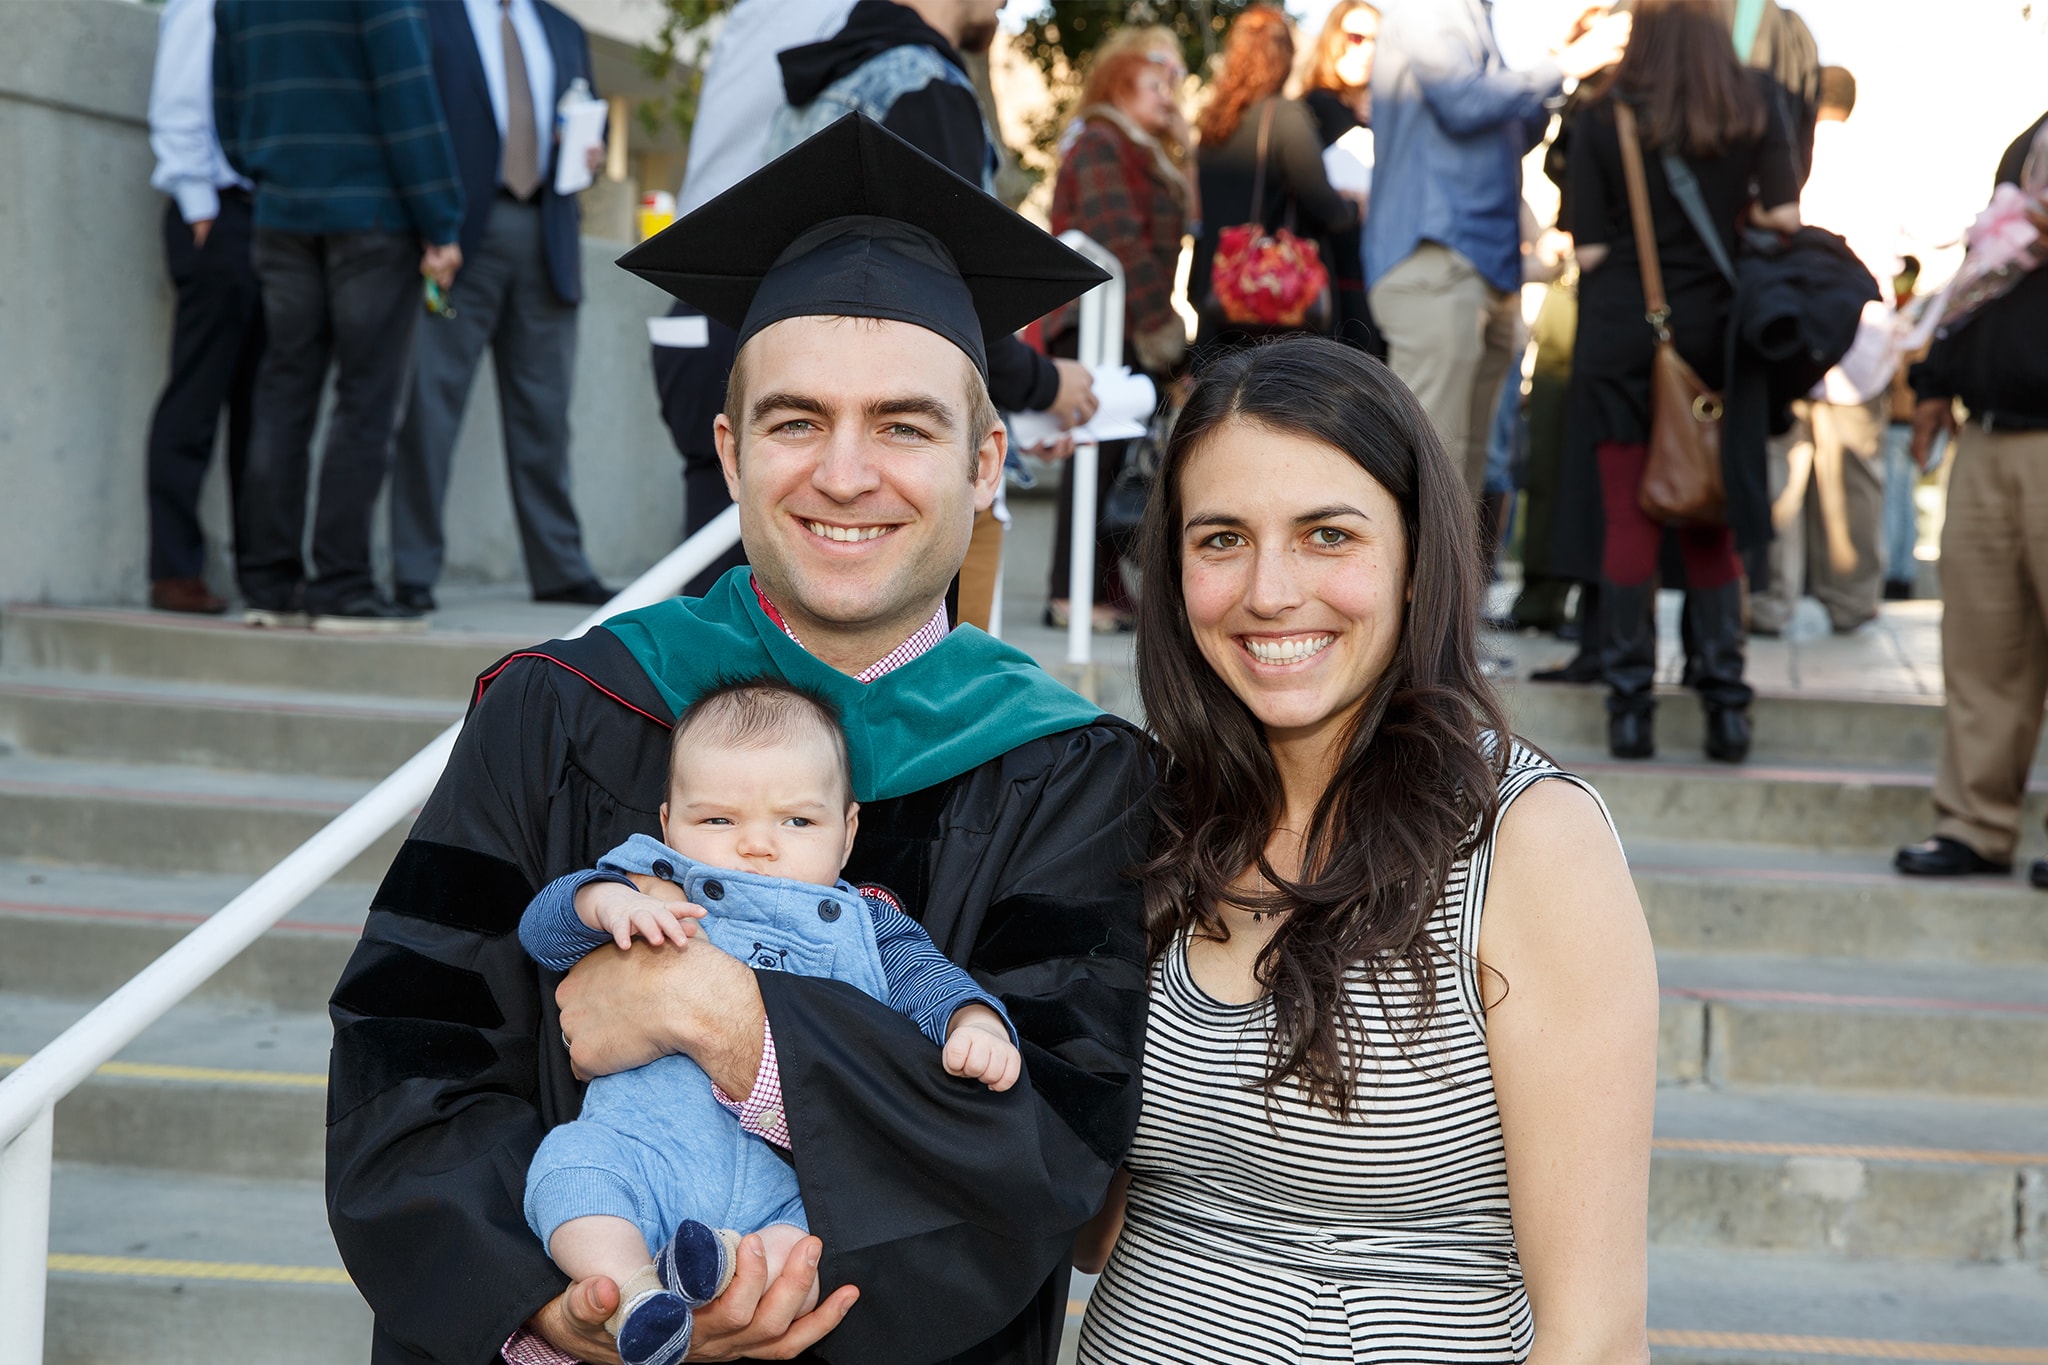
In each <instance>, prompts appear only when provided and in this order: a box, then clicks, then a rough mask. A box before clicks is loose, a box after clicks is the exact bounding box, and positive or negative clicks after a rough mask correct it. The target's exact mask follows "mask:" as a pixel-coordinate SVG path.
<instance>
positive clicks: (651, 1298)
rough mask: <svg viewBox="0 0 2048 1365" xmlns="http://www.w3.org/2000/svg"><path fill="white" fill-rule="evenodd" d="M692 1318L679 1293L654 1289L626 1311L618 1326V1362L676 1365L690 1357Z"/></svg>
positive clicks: (637, 1364)
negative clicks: (624, 1318) (624, 1317)
mask: <svg viewBox="0 0 2048 1365" xmlns="http://www.w3.org/2000/svg"><path fill="white" fill-rule="evenodd" d="M695 1325H696V1319H695V1317H694V1316H693V1315H692V1313H691V1311H690V1304H689V1302H688V1301H687V1300H685V1299H684V1298H683V1296H682V1295H680V1294H672V1293H669V1292H668V1291H666V1290H655V1291H653V1292H651V1293H648V1294H644V1295H642V1296H641V1298H640V1301H639V1302H638V1303H635V1304H634V1305H633V1306H632V1307H630V1308H629V1309H627V1310H626V1320H625V1322H624V1323H622V1324H621V1325H620V1327H619V1336H618V1342H619V1359H621V1360H623V1361H625V1362H626V1365H680V1362H681V1361H682V1359H683V1358H684V1357H685V1356H687V1355H689V1354H690V1329H691V1328H692V1327H694V1326H695Z"/></svg>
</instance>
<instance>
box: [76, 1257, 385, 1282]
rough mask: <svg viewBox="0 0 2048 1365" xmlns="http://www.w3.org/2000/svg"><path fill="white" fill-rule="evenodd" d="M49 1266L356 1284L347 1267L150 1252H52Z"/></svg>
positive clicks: (155, 1275) (152, 1275)
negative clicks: (174, 1256) (200, 1258)
mask: <svg viewBox="0 0 2048 1365" xmlns="http://www.w3.org/2000/svg"><path fill="white" fill-rule="evenodd" d="M50 1269H51V1270H55V1271H62V1272H65V1273H67V1274H72V1275H130V1276H143V1277H146V1278H149V1279H155V1280H247V1281H252V1282H254V1283H258V1284H354V1283H355V1281H353V1280H351V1279H350V1278H349V1277H348V1272H347V1271H346V1270H341V1269H338V1268H335V1267H330V1266H324V1265H259V1264H257V1263H255V1262H253V1261H168V1260H159V1259H157V1258H155V1257H149V1256H76V1255H69V1254H66V1253H61V1252H52V1253H51V1254H50Z"/></svg>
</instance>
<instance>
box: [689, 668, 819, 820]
mask: <svg viewBox="0 0 2048 1365" xmlns="http://www.w3.org/2000/svg"><path fill="white" fill-rule="evenodd" d="M806 727H809V728H811V729H813V730H815V731H816V732H817V733H819V734H821V735H824V736H825V737H826V738H827V740H828V741H829V744H830V747H831V749H832V753H833V756H834V757H835V758H836V759H837V760H838V764H839V776H840V787H841V790H842V792H843V793H844V796H845V799H846V800H847V801H849V802H850V801H852V800H853V758H852V756H851V755H850V754H849V753H848V752H847V748H846V729H845V726H844V725H843V724H842V723H841V721H840V716H839V708H838V707H837V706H836V705H834V704H833V703H832V700H831V699H830V698H829V697H826V696H825V695H824V694H823V693H820V692H815V691H813V690H811V689H810V688H808V687H803V686H800V685H799V684H797V683H793V682H790V681H789V680H788V679H787V678H780V677H777V676H775V675H774V674H772V673H766V674H759V675H754V676H749V677H734V678H721V679H720V680H719V681H718V682H717V683H716V684H714V685H713V686H712V687H711V688H710V689H709V690H707V691H705V692H703V693H701V694H699V696H698V697H697V699H696V700H695V701H693V702H691V703H690V704H689V706H688V707H686V708H685V709H684V711H683V714H682V715H681V716H679V717H677V719H676V724H675V729H674V731H673V732H672V733H671V734H670V735H669V749H668V763H669V771H670V772H671V773H673V772H674V771H675V766H676V755H677V753H678V752H679V751H680V750H681V749H682V746H683V742H684V741H685V740H686V739H688V738H690V737H692V736H694V737H696V738H697V739H699V740H703V741H708V742H710V743H713V744H718V745H722V746H724V747H726V748H732V749H766V748H771V747H773V746H774V745H777V744H781V743H783V742H785V741H787V740H788V739H790V738H791V737H792V736H793V735H795V734H798V733H801V732H802V731H803V730H804V729H805V728H806Z"/></svg>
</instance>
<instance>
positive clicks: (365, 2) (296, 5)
mask: <svg viewBox="0 0 2048 1365" xmlns="http://www.w3.org/2000/svg"><path fill="white" fill-rule="evenodd" d="M214 16H215V29H216V38H215V42H214V49H213V104H214V123H215V126H216V128H217V130H218V132H219V134H220V144H221V150H222V151H223V152H225V153H226V155H227V158H228V160H229V162H231V163H232V164H233V165H234V167H235V169H236V170H238V171H240V172H241V173H242V174H244V175H246V176H248V177H249V179H251V180H253V181H254V182H255V183H256V225H257V226H258V227H264V228H275V229H279V230H282V231H285V232H310V233H320V232H413V233H417V234H418V235H419V236H420V237H422V238H424V239H425V240H427V241H429V242H436V243H447V242H452V241H454V240H455V237H456V231H457V229H458V228H459V227H460V226H461V223H462V186H461V184H460V183H459V182H458V181H457V180H456V176H455V152H454V148H453V147H452V146H451V145H450V143H449V140H448V127H447V124H446V122H445V121H444V120H443V118H442V116H441V97H440V95H439V93H438V92H437V91H436V90H435V88H434V68H433V64H432V62H431V61H430V60H429V57H428V52H427V31H426V16H425V13H424V12H423V11H422V10H421V9H420V7H419V5H418V4H417V3H412V0H219V4H218V5H217V6H216V8H215V11H214Z"/></svg>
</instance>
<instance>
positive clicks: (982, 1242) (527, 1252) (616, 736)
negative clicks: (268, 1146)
mask: <svg viewBox="0 0 2048 1365" xmlns="http://www.w3.org/2000/svg"><path fill="white" fill-rule="evenodd" d="M669 720H670V712H669V708H668V707H667V705H666V704H665V703H664V702H663V701H662V700H661V697H660V694H659V693H658V692H657V691H656V690H655V687H654V685H653V683H652V682H651V680H650V679H649V678H648V676H647V674H646V673H645V672H643V671H642V669H641V668H640V666H639V664H638V663H637V662H636V661H635V659H634V658H633V656H632V655H631V654H629V653H628V652H627V650H626V648H625V646H624V645H623V644H621V643H620V642H619V640H618V639H617V638H616V637H615V636H613V635H611V634H610V633H609V632H607V631H604V630H598V631H594V632H592V633H591V634H590V635H589V636H587V637H585V638H584V639H582V640H577V641H568V642H563V641H557V642H554V643H552V644H549V645H544V646H540V647H538V648H537V649H536V650H534V651H530V652H527V653H522V654H515V655H513V656H511V657H510V658H508V659H507V660H506V661H504V662H503V663H501V664H499V665H498V666H497V667H496V668H494V669H493V670H492V671H491V672H489V673H487V674H485V675H484V677H483V678H482V679H481V680H479V684H478V695H477V699H476V701H475V703H474V705H473V706H472V708H471V711H470V716H469V720H468V723H467V725H466V726H465V727H464V730H463V733H462V737H461V739H460V740H459V741H458V742H457V745H456V748H455V753H454V756H453V758H452V759H451V760H450V763H449V766H448V770H447V772H446V773H445V774H444V775H443V777H442V779H441V782H440V784H439V786H437V787H436V788H435V791H434V795H433V797H432V798H431V799H430V800H429V801H428V803H427V805H426V808H425V809H424V810H423V811H422V812H421V814H420V817H419V820H418V822H417V823H416V824H415V825H414V827H413V830H412V834H411V837H410V838H409V839H408V840H407V842H406V843H405V845H404V847H403V849H402V850H401V852H400V853H399V856H398V858H397V859H396V861H395V862H394V863H393V865H392V868H391V871H390V873H389V874H388V875H387V876H386V878H385V880H384V883H383V885H382V886H381V887H380V888H379V890H378V892H377V896H376V900H375V901H374V902H373V905H372V909H371V913H370V916H369V919H368V922H367V923H366V924H365V926H364V931H363V939H362V942H361V944H360V945H359V947H358V948H357V950H356V953H355V956H354V957H353V959H351V961H350V963H349V966H348V969H347V971H346V972H345V973H344V974H343V976H342V979H341V982H340V984H339V986H338V987H337V988H336V990H335V993H334V998H333V1001H332V1014H333V1018H334V1023H335V1041H334V1052H333V1058H332V1064H331V1075H330V1081H329V1087H328V1141H327V1196H328V1208H329V1216H330V1221H331V1223H332V1225H333V1229H334V1235H335V1240H336V1243H337V1244H338V1245H339V1247H340V1248H341V1253H342V1258H343V1260H344V1261H345V1262H346V1264H347V1266H348V1269H349V1273H350V1274H351V1275H352V1276H353V1277H354V1279H355V1282H356V1284H357V1286H358V1287H359V1288H360V1289H361V1290H362V1292H363V1295H364V1297H365V1298H366V1299H368V1300H369V1303H370V1305H371V1307H372V1308H373V1309H374V1310H375V1312H376V1315H377V1323H376V1333H375V1337H374V1342H373V1345H372V1349H371V1360H372V1361H373V1362H374V1363H375V1365H415V1362H424V1361H435V1362H442V1363H443V1365H485V1363H486V1362H490V1361H493V1360H495V1359H496V1358H497V1352H498V1348H499V1346H500V1345H501V1344H502V1343H503V1342H504V1341H505V1339H506V1338H507V1337H508V1336H510V1335H511V1334H512V1332H513V1331H515V1330H516V1329H517V1328H518V1327H519V1326H520V1324H521V1323H523V1322H524V1321H525V1320H526V1319H527V1318H528V1317H530V1316H531V1315H532V1314H533V1313H534V1312H535V1311H536V1310H537V1309H539V1308H540V1307H541V1306H542V1305H544V1304H545V1303H546V1302H547V1301H548V1300H549V1299H551V1298H553V1297H554V1296H555V1295H556V1294H558V1293H559V1292H560V1291H561V1290H562V1289H563V1288H564V1287H565V1286H566V1284H567V1280H566V1278H565V1277H564V1276H563V1275H562V1274H561V1272H560V1271H558V1270H557V1269H556V1268H555V1267H554V1265H553V1263H552V1262H551V1261H550V1260H549V1259H548V1256H547V1253H546V1251H545V1250H544V1249H543V1248H542V1246H541V1244H540V1242H539V1240H538V1239H537V1238H535V1237H534V1235H533V1233H532V1232H531V1231H530V1230H529V1229H528V1228H527V1226H526V1222H525V1219H524V1217H523V1216H522V1214H521V1201H522V1198H523V1195H524V1191H525V1185H526V1168H527V1164H528V1162H529V1161H530V1159H531V1157H532V1155H533V1151H534V1148H535V1147H536V1146H537V1145H538V1144H539V1142H540V1140H541V1137H542V1135H543V1134H545V1133H546V1132H547V1131H548V1129H549V1128H551V1127H553V1126H554V1125H555V1124H558V1123H562V1122H565V1121H567V1120H569V1119H572V1118H574V1117H575V1116H576V1114H577V1112H578V1109H579V1107H580V1104H581V1099H582V1087H581V1086H580V1085H579V1084H578V1082H577V1081H576V1080H575V1078H574V1077H573V1076H572V1074H571V1072H570V1068H569V1059H568V1056H567V1053H566V1050H565V1049H564V1048H563V1046H562V1043H561V1028H560V1019H559V1013H558V1011H557V1009H556V1006H555V1002H554V987H555V984H556V982H557V981H558V980H559V977H558V976H556V975H555V974H554V973H551V972H547V971H545V970H543V969H541V968H539V967H537V966H535V965H534V964H533V963H532V962H531V961H529V960H528V959H527V957H526V955H525V954H524V953H523V952H522V951H521V949H520V946H519V941H518V936H517V933H516V929H517V926H518V923H519V917H520V914H521V912H522V911H523V910H524V909H525V906H526V903H527V901H528V900H529V899H530V898H531V896H532V895H533V894H534V892H535V891H536V890H537V889H538V888H539V887H541V886H543V885H544V884H545V883H546V882H547V881H548V880H549V879H551V878H553V877H555V876H557V875H560V874H562V873H564V872H568V871H571V870H573V869H576V868H582V867H589V866H591V865H593V864H594V863H595V862H596V860H597V858H598V857H599V855H601V854H603V853H604V852H605V851H607V850H608V849H610V848H612V847H613V846H615V845H616V844H618V843H619V842H621V841H622V840H623V839H625V837H626V836H627V835H629V834H632V833H635V832H639V833H653V832H655V831H656V830H657V828H658V825H657V821H656V810H657V807H658V806H659V805H660V802H661V799H662V793H663V788H664V786H665V782H666V747H667V746H666V742H665V740H666V730H667V726H668V723H669ZM1150 780H1151V771H1150V767H1149V760H1148V757H1147V751H1146V749H1145V746H1144V743H1143V741H1142V738H1141V737H1140V736H1139V735H1138V733H1137V732H1136V731H1134V730H1133V729H1132V728H1131V727H1130V726H1128V725H1127V724H1125V723H1124V722H1122V721H1120V720H1117V719H1115V718H1113V717H1107V716H1105V717H1102V718H1101V719H1099V720H1098V721H1096V722H1095V723H1093V724H1090V725H1084V726H1082V727H1080V728H1078V729H1073V730H1069V731H1066V732H1063V733H1059V734H1054V735H1049V736H1047V737H1045V738H1042V739H1037V740H1032V741H1029V742H1027V743H1024V744H1022V745H1020V746H1018V747H1017V748H1015V749H1012V750H1011V751H1010V752H1008V753H1006V754H1003V755H1001V756H1000V757H998V758H995V759H993V760H991V761H989V762H987V763H984V764H982V765H981V766H980V767H977V768H973V769H971V770H969V771H967V772H964V773H961V774H959V775H958V776H956V777H953V778H950V779H948V780H946V781H942V782H939V783H937V784H936V785H934V786H931V787H928V788H926V789H925V790H922V791H917V792H913V793H911V794H909V795H907V796H902V797H897V798H894V799H890V800H882V801H876V802H872V803H869V804H866V805H864V806H863V807H862V810H861V820H860V832H859V837H858V842H857V843H856V846H855V850H854V854H853V859H852V861H851V862H850V863H849V865H848V866H847V868H846V872H845V876H846V877H847V878H849V879H850V880H852V881H855V882H863V883H879V884H881V885H883V886H886V887H887V888H889V889H890V890H891V891H893V892H895V893H896V895H897V896H898V897H899V898H900V899H901V901H902V902H903V906H904V908H905V910H906V911H908V912H909V913H910V914H911V915H912V916H913V917H915V918H917V919H919V920H920V921H922V922H923V924H924V926H925V928H926V929H927V930H928V931H929V932H930V933H931V935H932V937H933V939H934V940H935V941H936V942H937V944H938V945H939V947H940V948H941V949H942V950H944V951H945V952H946V953H947V954H948V955H949V956H951V957H952V958H953V959H954V960H955V961H957V962H960V963H961V964H963V965H964V966H966V967H967V968H968V970H969V971H971V972H972V973H973V974H974V975H975V977H976V978H977V979H978V980H979V981H981V982H982V983H983V984H984V985H985V986H987V987H988V988H989V989H990V990H991V991H992V992H993V993H995V994H996V995H997V996H999V997H1000V998H1001V999H1002V1000H1003V1002H1004V1004H1005V1006H1006V1008H1007V1009H1008V1010H1009V1013H1010V1017H1011V1019H1012V1020H1013V1021H1014V1022H1015V1024H1016V1026H1017V1029H1018V1032H1019V1034H1020V1035H1021V1037H1022V1039H1023V1052H1024V1059H1025V1075H1024V1078H1023V1079H1022V1080H1021V1081H1020V1082H1019V1083H1018V1084H1017V1085H1016V1086H1015V1087H1013V1088H1012V1089H1010V1090H1009V1091H1007V1092H1004V1093H1002V1094H996V1093H992V1092H990V1091H988V1090H986V1089H985V1088H983V1087H981V1086H979V1085H971V1084H964V1083H962V1082H961V1081H959V1080H958V1079H957V1078H954V1077H950V1076H947V1075H946V1074H945V1072H944V1070H943V1069H942V1067H941V1064H940V1058H939V1050H938V1049H937V1048H934V1047H933V1046H931V1043H930V1041H929V1040H928V1039H926V1038H925V1037H924V1035H923V1034H921V1033H919V1032H918V1030H917V1029H916V1028H915V1026H913V1025H912V1024H910V1023H909V1022H908V1021H907V1020H905V1019H903V1018H902V1017H901V1016H900V1015H898V1014H896V1013H894V1012H893V1011H891V1010H890V1009H889V1008H888V1007H887V1006H886V1005H883V1004H881V1003H880V1002H878V1001H875V1000H872V999H870V998H869V997H867V996H866V995H863V994H861V993H860V992H859V991H856V990H854V989H853V988H851V987H849V986H847V985H845V984H843V983H841V982H836V981H829V980H818V979H813V978H807V977H800V976H793V975H787V974H784V973H780V972H762V973H759V981H760V989H761V995H762V999H763V1001H764V1003H765V1004H766V1007H767V1013H768V1019H769V1022H770V1025H771V1027H772V1029H773V1031H774V1036H775V1045H776V1053H777V1057H778V1060H779V1064H780V1067H781V1074H782V1084H783V1089H784V1097H785V1108H786V1111H787V1114H788V1118H789V1126H790V1132H791V1136H792V1141H793V1147H794V1151H793V1156H794V1162H795V1166H796V1172H797V1178H798V1181H799V1183H800V1185H801V1187H802V1191H803V1197H804V1203H805V1207H806V1209H807V1211H808V1213H809V1216H810V1221H811V1228H812V1230H813V1231H814V1232H816V1233H817V1234H818V1235H819V1236H820V1237H821V1238H822V1239H823V1240H824V1244H825V1252H824V1259H823V1261H822V1263H821V1265H820V1267H819V1269H820V1274H821V1277H822V1281H823V1283H822V1290H823V1292H825V1293H829V1292H831V1290H832V1289H834V1288H835V1287H837V1286H839V1285H842V1284H847V1283H852V1284H856V1285H858V1286H859V1287H860V1291H861V1297H860V1301H859V1302H858V1303H857V1304H856V1305H855V1306H854V1308H853V1310H852V1312H851V1313H850V1314H849V1315H848V1317H847V1319H846V1321H845V1322H844V1323H843V1324H842V1325H841V1326H840V1327H839V1328H838V1330H837V1331H835V1332H834V1333H833V1334H832V1335H830V1336H828V1337H827V1338H826V1339H825V1340H824V1342H823V1343H821V1344H820V1345H819V1346H818V1347H817V1348H816V1349H815V1351H814V1352H813V1353H812V1354H811V1355H810V1356H807V1357H805V1358H807V1359H818V1360H825V1361H830V1362H834V1365H852V1363H853V1362H877V1363H880V1362H888V1363H889V1365H916V1363H917V1362H923V1361H942V1360H958V1361H973V1362H977V1365H980V1363H983V1362H986V1363H987V1365H996V1363H998V1362H1003V1363H1007V1362H1016V1363H1017V1365H1025V1362H1029V1365H1046V1363H1048V1362H1050V1361H1051V1360H1052V1359H1053V1357H1054V1353H1055V1351H1056V1350H1057V1347H1058V1343H1059V1337H1060V1331H1061V1328H1062V1325H1063V1322H1064V1319H1065V1316H1066V1296H1067V1283H1068V1255H1069V1252H1070V1250H1071V1247H1072V1242H1073V1237H1074V1234H1075V1232H1076V1231H1077V1230H1078V1229H1079V1228H1080V1226H1081V1225H1082V1224H1083V1223H1084V1222H1085V1221H1086V1220H1087V1219H1088V1218H1089V1217H1090V1216H1091V1215H1092V1214H1093V1213H1094V1211H1095V1210H1096V1208H1097V1207H1098V1206H1099V1205H1100V1203H1101V1201H1102V1197H1103V1194H1104V1191H1105V1190H1106V1188H1107V1186H1108V1183H1109V1178H1110V1175H1111V1173H1112V1172H1113V1171H1114V1169H1115V1167H1116V1165H1117V1163H1118V1162H1119V1161H1120V1160H1121V1158H1122V1157H1123V1155H1124V1153H1125V1151H1126V1149H1127V1147H1128V1144H1129V1141H1130V1137H1131V1134H1132V1131H1133V1129H1134V1127H1135V1125H1136V1121H1137V1114H1138V1091H1139V1075H1140V1071H1139V1054H1140V1049H1141V1045H1142V1040H1143V1036H1144V1018H1145V964H1144V940H1143V932H1142V928H1141V918H1142V917H1141V908H1140V896H1139V891H1138V887H1137V885H1136V884H1135V883H1134V882H1132V881H1130V880H1128V879H1126V878H1123V877H1120V876H1119V875H1118V874H1119V871H1120V870H1121V869H1123V868H1126V867H1129V866H1130V865H1132V864H1133V863H1135V862H1136V861H1137V860H1138V859H1139V858H1140V856H1141V855H1142V854H1143V852H1144V849H1145V845H1146V841H1147V838H1148V836H1149V828H1148V825H1147V819H1146V817H1145V815H1144V810H1145V797H1146V790H1147V787H1148V785H1149V783H1150Z"/></svg>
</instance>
